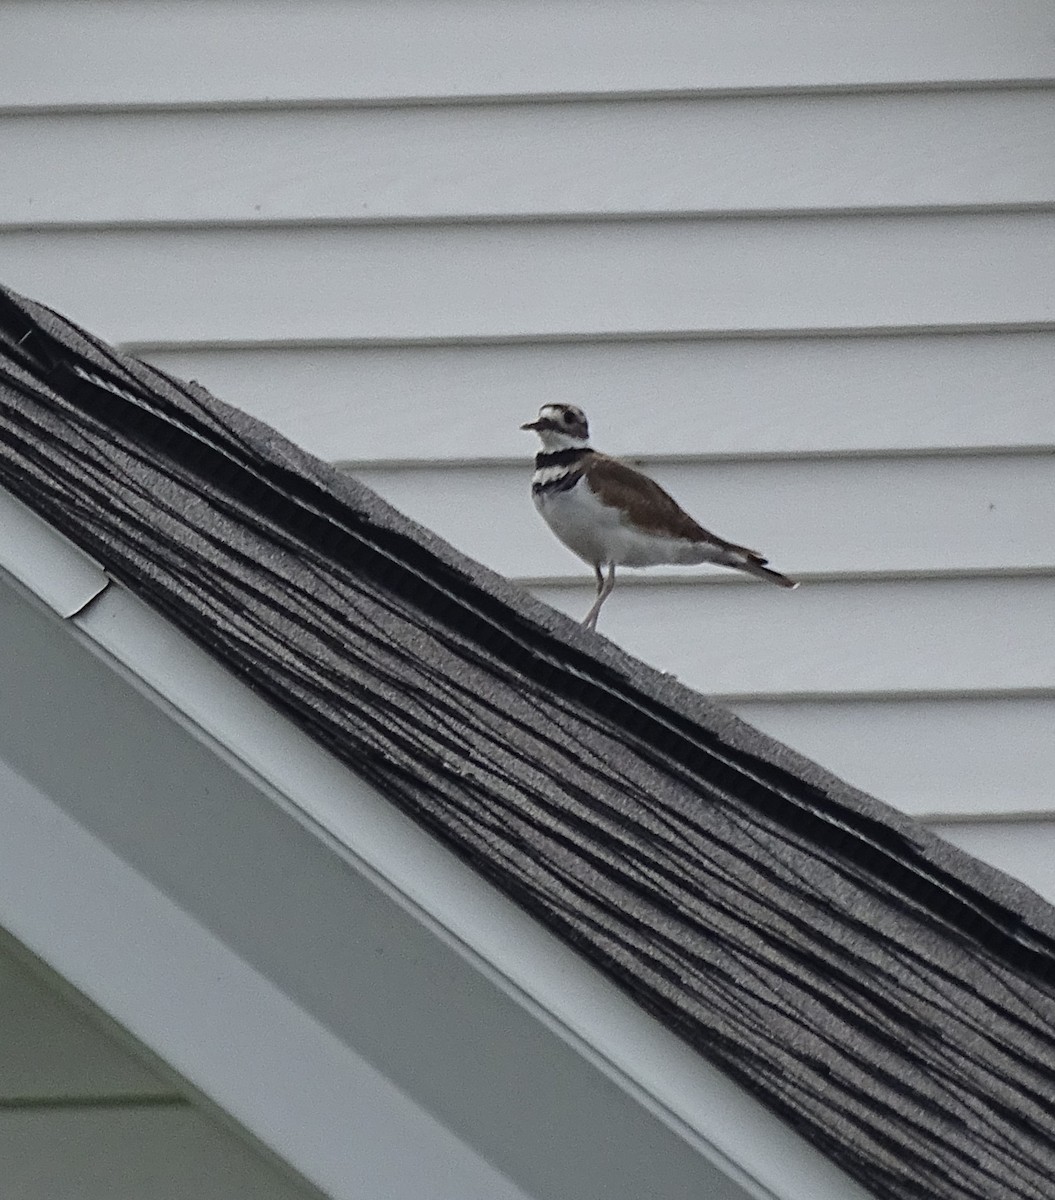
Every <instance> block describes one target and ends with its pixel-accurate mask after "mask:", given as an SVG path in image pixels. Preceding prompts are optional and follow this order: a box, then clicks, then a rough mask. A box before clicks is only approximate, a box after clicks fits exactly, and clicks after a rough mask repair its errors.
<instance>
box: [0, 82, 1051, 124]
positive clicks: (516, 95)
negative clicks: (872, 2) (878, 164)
mask: <svg viewBox="0 0 1055 1200" xmlns="http://www.w3.org/2000/svg"><path fill="white" fill-rule="evenodd" d="M1053 87H1055V76H1049V75H1021V76H1007V77H1001V78H994V79H977V78H976V79H913V78H907V79H904V80H897V81H884V80H873V81H867V80H866V81H862V82H855V81H845V82H843V83H816V84H806V83H802V84H796V83H789V84H779V83H773V84H764V85H756V86H740V87H732V86H730V87H711V88H707V87H696V88H643V89H640V90H625V89H616V90H610V89H609V90H595V91H591V90H587V89H572V90H567V91H528V92H466V93H455V92H436V93H413V92H406V93H397V94H393V95H377V96H306V97H296V96H290V97H259V98H255V99H248V98H228V99H221V98H219V97H215V98H212V99H208V98H202V99H195V100H127V101H119V100H114V101H90V100H86V101H83V102H78V101H68V102H64V103H59V104H56V103H44V104H32V103H28V104H3V105H0V117H6V116H26V115H39V116H67V115H80V114H89V113H90V114H93V115H100V116H101V115H110V114H113V115H138V114H140V113H142V114H153V113H165V114H170V113H181V112H186V113H210V112H282V111H287V110H298V111H303V110H309V111H311V110H326V111H332V110H334V109H338V110H340V109H348V110H356V109H369V108H436V107H459V108H460V107H465V108H477V107H489V106H493V105H508V104H517V105H530V104H539V105H541V104H547V105H548V104H592V103H598V102H605V101H609V102H620V101H647V100H716V99H730V100H733V99H751V98H754V97H759V98H764V97H789V98H791V97H796V96H859V95H869V94H874V95H889V94H895V95H896V94H902V93H908V94H912V93H915V92H927V93H931V92H979V91H994V92H995V91H1001V92H1005V91H1045V90H1047V89H1050V88H1053Z"/></svg>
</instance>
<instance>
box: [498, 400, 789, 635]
mask: <svg viewBox="0 0 1055 1200" xmlns="http://www.w3.org/2000/svg"><path fill="white" fill-rule="evenodd" d="M520 428H521V429H531V430H534V431H535V433H537V434H538V435H539V438H540V440H541V441H542V449H541V450H540V451H539V453H538V454H536V455H535V475H534V478H533V479H532V481H531V498H532V499H533V500H534V501H535V507H536V508H537V509H538V510H539V512H540V513H541V514H542V516H543V518H544V520H545V522H546V524H547V525H548V526H549V527H550V529H552V530H553V532H554V533H555V534H556V535H557V537H558V538H560V540H561V541H562V542H563V543H564V544H565V546H567V547H568V549H569V550H571V551H572V552H573V553H575V554H577V555H578V556H579V557H580V558H581V559H583V560H585V561H586V562H588V563H589V564H590V566H591V567H593V570H594V574H595V575H596V576H597V599H596V600H594V602H593V607H592V608H591V609H590V611H589V612H588V613H587V614H586V616H585V618H584V619H583V625H584V626H585V627H586V628H587V629H596V628H597V615H598V613H600V611H601V605H602V604H604V602H605V600H607V599H608V597H609V596H610V595H611V593H612V589H613V588H614V587H615V569H616V567H653V566H656V565H657V564H659V563H703V562H710V563H718V564H720V565H721V566H723V567H735V568H736V569H737V570H739V571H746V572H747V573H748V574H749V575H757V576H758V578H759V579H768V580H769V581H770V582H771V583H777V584H779V585H780V586H781V587H786V588H793V587H798V584H797V583H796V582H795V581H794V580H793V579H789V578H788V577H787V576H786V575H781V574H780V572H779V571H774V570H772V569H771V568H769V567H767V566H766V562H767V561H768V560H767V559H765V558H763V557H762V555H761V554H759V553H758V551H757V550H748V549H747V547H746V546H737V545H736V544H735V543H734V542H727V541H725V539H724V538H720V537H717V536H716V535H715V534H713V533H709V532H708V531H707V530H706V529H704V528H703V527H702V526H701V525H697V523H696V522H695V521H694V520H693V519H692V517H690V516H689V514H688V513H687V512H685V511H684V510H683V509H682V508H681V507H680V506H679V505H678V503H677V502H676V501H675V500H674V498H673V497H672V496H669V495H668V494H667V493H666V492H665V491H664V490H663V489H662V488H661V487H660V486H659V484H658V483H656V482H655V480H652V479H649V477H648V476H647V475H642V474H641V472H640V471H635V470H634V468H633V467H628V466H627V465H626V463H621V462H619V460H618V459H615V458H609V457H608V455H606V454H600V453H598V451H596V450H594V449H592V448H591V446H590V428H589V426H588V424H587V422H586V414H585V413H584V412H583V411H582V409H581V408H576V407H575V406H574V405H572V404H544V405H543V406H542V407H541V408H540V409H539V414H538V418H537V419H536V420H534V421H529V422H528V423H527V424H526V425H521V426H520ZM605 567H607V569H608V570H607V575H606V574H605V572H604V568H605Z"/></svg>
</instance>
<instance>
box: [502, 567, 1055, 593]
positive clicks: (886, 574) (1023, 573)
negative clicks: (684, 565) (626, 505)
mask: <svg viewBox="0 0 1055 1200" xmlns="http://www.w3.org/2000/svg"><path fill="white" fill-rule="evenodd" d="M584 570H585V568H584ZM795 578H796V579H797V580H798V581H799V583H801V584H808V583H815V584H822V585H823V584H831V583H864V584H867V583H916V582H919V583H931V582H934V581H936V580H946V581H949V580H953V581H955V580H962V581H971V580H976V579H1055V563H1051V564H1049V565H1044V566H1024V567H1015V566H1012V567H921V568H919V569H918V570H908V569H898V570H892V571H854V570H845V571H814V572H809V571H796V572H795ZM512 581H513V582H514V583H516V584H518V585H519V586H520V587H523V588H550V589H567V590H569V591H572V590H577V589H580V588H582V587H584V586H586V584H587V583H588V584H589V586H590V588H591V589H592V588H593V586H594V583H593V577H592V576H589V578H587V576H586V575H582V574H568V575H543V576H514V577H513V580H512ZM701 584H702V585H705V586H707V587H757V583H756V582H755V581H753V580H751V579H749V578H747V577H746V576H742V575H730V574H724V573H723V574H719V573H718V572H717V571H715V573H714V574H713V575H712V574H710V573H707V574H678V575H675V574H673V573H667V572H663V573H656V572H652V573H650V574H648V575H626V574H624V575H622V576H620V584H619V586H620V587H621V588H653V589H661V588H677V587H697V586H699V585H701Z"/></svg>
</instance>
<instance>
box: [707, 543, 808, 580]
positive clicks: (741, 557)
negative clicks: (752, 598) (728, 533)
mask: <svg viewBox="0 0 1055 1200" xmlns="http://www.w3.org/2000/svg"><path fill="white" fill-rule="evenodd" d="M768 561H769V559H767V558H763V557H762V555H761V554H759V553H758V552H757V551H756V550H748V549H746V548H745V547H743V546H729V547H728V549H727V551H726V559H725V564H726V566H729V567H736V569H737V570H738V571H746V572H747V573H748V575H756V576H757V577H758V578H759V579H768V580H769V582H770V583H775V584H777V585H778V586H779V587H782V588H797V587H798V586H799V585H798V580H795V579H789V578H788V577H787V575H781V573H780V572H779V571H774V570H773V568H772V567H767V566H766V563H767V562H768Z"/></svg>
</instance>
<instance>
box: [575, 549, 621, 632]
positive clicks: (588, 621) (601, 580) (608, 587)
mask: <svg viewBox="0 0 1055 1200" xmlns="http://www.w3.org/2000/svg"><path fill="white" fill-rule="evenodd" d="M593 572H594V574H595V575H596V576H597V599H596V600H594V602H593V607H592V608H591V609H590V611H589V612H588V613H587V614H586V616H585V617H584V618H583V622H582V625H583V628H584V629H596V628H597V616H598V614H599V613H600V611H601V605H602V604H603V603H604V602H605V601H606V600H607V599H608V597H609V596H610V595H611V594H612V588H614V587H615V563H609V564H608V578H607V579H605V577H604V575H603V574H602V573H601V567H600V564H599V563H598V564H595V566H594V568H593Z"/></svg>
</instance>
